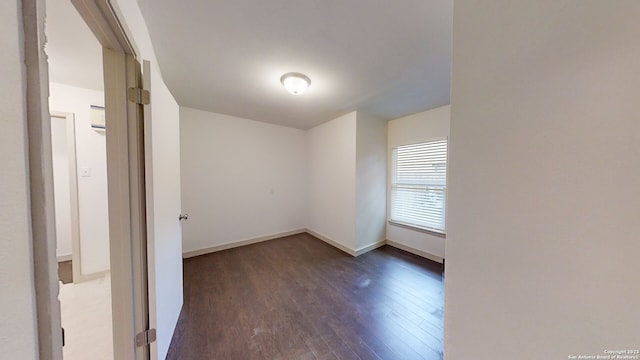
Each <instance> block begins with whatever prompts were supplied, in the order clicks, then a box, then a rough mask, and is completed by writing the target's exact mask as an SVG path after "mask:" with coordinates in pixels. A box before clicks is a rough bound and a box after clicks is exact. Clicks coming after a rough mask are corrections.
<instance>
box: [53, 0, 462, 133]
mask: <svg viewBox="0 0 640 360" xmlns="http://www.w3.org/2000/svg"><path fill="white" fill-rule="evenodd" d="M56 1H60V0H56ZM138 3H139V4H140V7H141V10H142V13H143V16H144V17H145V20H146V22H147V26H148V28H149V32H150V35H151V39H152V42H153V45H154V48H155V51H156V55H157V58H158V61H159V66H160V68H161V70H162V74H163V78H164V80H165V82H166V83H167V85H168V87H169V89H170V90H171V92H172V93H173V95H174V96H175V97H176V100H177V101H178V103H179V104H180V105H182V106H188V107H193V108H197V109H201V110H207V111H212V112H218V113H223V114H228V115H233V116H238V117H243V118H248V119H253V120H258V121H265V122H270V123H274V124H280V125H285V126H291V127H296V128H301V129H308V128H311V127H313V126H315V125H318V124H320V123H323V122H325V121H328V120H331V119H334V118H336V117H337V116H340V115H342V114H344V113H347V112H350V111H353V110H361V111H364V112H367V113H369V114H371V115H374V116H378V117H381V118H385V119H392V118H397V117H400V116H404V115H409V114H413V113H416V112H420V111H423V110H427V109H431V108H434V107H437V106H440V105H444V104H448V103H449V91H450V90H449V89H450V80H449V78H450V72H451V65H450V64H451V26H452V14H453V1H451V0H395V1H389V0H366V1H365V0H360V1H349V0H269V1H265V0H138ZM291 71H295V72H302V73H304V74H306V75H307V76H309V77H310V78H311V86H310V87H309V89H308V90H307V92H306V93H304V94H303V95H300V96H294V95H291V94H289V93H287V92H286V91H285V90H284V88H283V87H282V86H281V84H280V81H279V79H280V76H281V75H282V74H284V73H286V72H291Z"/></svg>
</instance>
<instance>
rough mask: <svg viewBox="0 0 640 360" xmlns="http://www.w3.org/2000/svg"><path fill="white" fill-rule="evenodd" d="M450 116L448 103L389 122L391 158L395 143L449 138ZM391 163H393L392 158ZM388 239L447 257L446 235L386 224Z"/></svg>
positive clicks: (433, 255) (435, 256) (410, 248)
mask: <svg viewBox="0 0 640 360" xmlns="http://www.w3.org/2000/svg"><path fill="white" fill-rule="evenodd" d="M450 118H451V106H450V105H445V106H440V107H437V108H435V109H431V110H428V111H423V112H421V113H417V114H413V115H409V116H405V117H402V118H399V119H395V120H391V121H389V124H388V141H387V144H388V150H387V151H388V156H389V159H391V150H392V149H393V148H394V147H396V146H400V145H409V144H415V143H421V142H427V141H431V140H438V139H443V138H446V137H448V136H449V123H450ZM389 166H391V161H390V160H389ZM389 173H391V168H389ZM390 191H391V189H389V192H390ZM387 240H390V241H392V242H393V243H395V244H398V245H399V247H402V248H403V249H405V250H408V251H412V252H414V253H417V254H420V255H424V256H428V257H429V258H431V259H433V260H440V259H442V258H444V257H445V238H444V237H441V236H437V235H432V234H428V233H426V232H422V231H416V230H412V229H409V228H407V227H402V226H398V225H394V224H387ZM395 244H394V245H395Z"/></svg>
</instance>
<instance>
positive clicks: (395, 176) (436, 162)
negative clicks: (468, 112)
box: [390, 139, 447, 234]
mask: <svg viewBox="0 0 640 360" xmlns="http://www.w3.org/2000/svg"><path fill="white" fill-rule="evenodd" d="M392 157H393V158H392V165H391V166H392V170H391V171H392V173H391V214H390V221H391V222H395V223H399V224H403V225H408V226H413V227H417V228H421V229H425V230H430V231H435V232H438V233H443V234H444V232H445V218H444V217H445V205H446V201H445V198H446V193H447V191H446V190H447V139H443V140H436V141H430V142H426V143H420V144H412V145H404V146H398V147H395V148H393V155H392Z"/></svg>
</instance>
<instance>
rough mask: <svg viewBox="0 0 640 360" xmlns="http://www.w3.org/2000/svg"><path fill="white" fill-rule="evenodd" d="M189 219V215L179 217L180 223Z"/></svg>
mask: <svg viewBox="0 0 640 360" xmlns="http://www.w3.org/2000/svg"><path fill="white" fill-rule="evenodd" d="M188 219H189V214H180V216H178V221H182V220H188Z"/></svg>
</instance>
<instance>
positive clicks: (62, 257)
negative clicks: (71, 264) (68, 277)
mask: <svg viewBox="0 0 640 360" xmlns="http://www.w3.org/2000/svg"><path fill="white" fill-rule="evenodd" d="M64 261H71V254H69V255H60V256H58V262H64Z"/></svg>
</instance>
